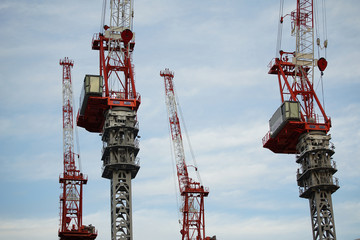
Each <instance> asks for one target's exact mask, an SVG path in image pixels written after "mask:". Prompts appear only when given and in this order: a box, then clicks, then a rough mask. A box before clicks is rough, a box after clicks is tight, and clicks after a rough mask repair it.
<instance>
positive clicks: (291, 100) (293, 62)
mask: <svg viewBox="0 0 360 240" xmlns="http://www.w3.org/2000/svg"><path fill="white" fill-rule="evenodd" d="M281 4H282V0H281ZM314 7H315V6H314V2H313V0H297V1H296V10H295V11H293V12H291V14H287V15H289V16H290V17H291V20H292V33H294V35H295V37H296V48H295V51H288V52H285V51H283V50H280V49H279V50H280V51H279V57H278V58H275V59H273V60H272V61H271V62H270V64H269V72H268V73H269V74H274V75H277V78H278V83H279V88H280V96H281V102H282V104H281V106H280V107H279V108H278V110H277V111H276V112H275V113H274V115H273V116H272V117H271V119H270V121H269V125H270V131H269V132H268V133H267V134H266V135H265V137H264V138H263V147H264V148H268V149H269V150H271V151H273V152H274V153H288V154H296V162H297V163H299V164H300V168H299V169H298V170H297V183H298V186H299V195H300V197H302V198H306V199H309V203H310V213H311V222H312V232H313V239H314V240H336V233H335V220H334V214H333V207H332V200H331V194H332V193H334V192H335V191H337V189H338V188H339V184H338V180H337V178H334V177H333V174H334V173H336V172H337V169H336V163H335V161H333V159H332V155H333V154H334V146H333V145H332V144H331V143H330V139H331V136H330V135H329V134H328V132H329V130H330V127H331V119H330V118H329V117H328V116H327V115H326V113H325V110H324V108H323V106H322V104H321V102H320V100H319V98H318V97H317V95H316V92H315V89H314V69H315V66H318V68H319V70H320V72H321V78H322V76H323V71H324V70H325V67H326V65H327V62H326V60H325V58H323V57H320V56H319V59H316V58H315V56H314V45H315V44H314V25H315V24H317V22H316V21H315V20H316V18H314V12H318V11H314ZM287 15H285V16H287ZM285 16H283V15H282V14H281V18H280V23H281V24H280V26H282V23H283V21H284V17H285ZM279 32H281V31H279ZM316 42H317V45H318V47H319V48H320V46H319V45H320V39H319V38H317V39H316ZM326 46H327V39H326V40H325V42H324V47H325V49H326ZM319 53H320V50H319Z"/></svg>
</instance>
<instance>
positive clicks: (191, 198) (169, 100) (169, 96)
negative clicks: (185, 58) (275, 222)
mask: <svg viewBox="0 0 360 240" xmlns="http://www.w3.org/2000/svg"><path fill="white" fill-rule="evenodd" d="M160 76H162V77H163V78H164V83H165V98H166V106H167V111H168V116H169V126H170V132H171V139H172V144H173V151H174V156H175V161H176V170H177V176H178V183H179V190H180V195H181V198H182V206H181V209H180V210H181V212H182V229H181V231H180V233H181V235H182V240H205V239H210V238H209V237H205V211H204V197H207V196H208V195H209V190H208V189H207V188H204V186H203V185H202V184H201V183H200V182H198V181H195V180H193V179H192V178H190V177H189V173H188V168H187V165H186V162H185V153H184V147H183V141H182V135H181V129H180V122H179V117H178V111H177V103H176V98H175V91H174V83H173V77H174V73H173V72H171V71H170V70H169V69H165V70H164V71H161V72H160ZM195 170H196V171H197V169H195ZM213 239H214V238H213Z"/></svg>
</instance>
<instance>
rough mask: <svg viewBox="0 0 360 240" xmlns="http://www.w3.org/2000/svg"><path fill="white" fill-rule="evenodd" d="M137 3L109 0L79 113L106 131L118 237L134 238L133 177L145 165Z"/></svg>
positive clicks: (92, 128)
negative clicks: (136, 61) (136, 58)
mask: <svg viewBox="0 0 360 240" xmlns="http://www.w3.org/2000/svg"><path fill="white" fill-rule="evenodd" d="M107 7H109V9H107ZM133 7H134V1H133V0H105V1H104V9H103V10H104V12H103V22H105V17H106V16H107V17H109V18H108V23H107V24H103V26H102V30H101V31H100V32H99V33H97V34H95V35H94V37H93V39H92V49H93V50H96V51H99V75H86V76H85V78H84V86H83V93H82V94H81V100H80V102H81V106H80V109H79V113H78V117H77V123H78V126H80V127H83V128H85V129H86V130H88V131H89V132H96V133H100V134H101V136H102V141H103V149H102V157H101V160H102V161H103V172H102V177H104V178H107V179H109V180H110V182H111V183H110V185H111V191H110V198H111V200H110V202H111V237H112V240H118V239H127V240H132V239H133V226H132V190H131V181H132V179H133V178H135V177H136V174H137V172H138V171H139V169H140V165H139V159H138V158H137V154H138V152H139V141H138V138H137V137H138V136H137V135H138V131H139V127H138V122H137V110H138V108H139V106H140V102H141V98H140V94H139V93H137V92H136V88H135V72H134V66H133V64H132V53H133V50H134V46H135V36H134V33H133V17H134V9H133Z"/></svg>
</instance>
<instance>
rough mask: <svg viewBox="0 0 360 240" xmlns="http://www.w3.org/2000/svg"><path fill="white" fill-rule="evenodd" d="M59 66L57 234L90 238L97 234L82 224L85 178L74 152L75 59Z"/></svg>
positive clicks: (62, 238)
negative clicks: (61, 156) (60, 161)
mask: <svg viewBox="0 0 360 240" xmlns="http://www.w3.org/2000/svg"><path fill="white" fill-rule="evenodd" d="M60 65H61V66H62V67H63V82H62V89H63V107H62V112H63V153H64V172H63V174H62V175H60V178H59V182H60V183H61V188H62V190H63V192H62V194H61V196H60V224H61V226H60V229H59V233H58V235H59V238H60V240H91V239H95V238H96V236H97V233H96V231H95V227H93V226H91V225H89V226H83V225H82V210H83V184H86V183H87V177H86V176H84V175H83V174H82V173H81V172H80V170H79V169H77V167H76V155H77V154H75V152H74V140H73V139H74V131H73V129H74V124H73V116H74V114H73V100H72V99H73V98H72V83H71V68H72V67H73V66H74V62H73V61H72V60H70V59H69V58H67V57H66V58H64V59H63V60H60ZM77 156H78V155H77Z"/></svg>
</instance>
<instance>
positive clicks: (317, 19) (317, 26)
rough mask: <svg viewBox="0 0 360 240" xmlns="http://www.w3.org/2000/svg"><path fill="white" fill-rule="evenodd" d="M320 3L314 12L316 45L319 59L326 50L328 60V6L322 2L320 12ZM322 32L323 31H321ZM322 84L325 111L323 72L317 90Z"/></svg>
mask: <svg viewBox="0 0 360 240" xmlns="http://www.w3.org/2000/svg"><path fill="white" fill-rule="evenodd" d="M318 5H319V4H318V1H315V7H314V8H315V11H314V18H315V32H316V44H317V54H318V58H320V57H321V50H323V49H324V54H325V58H327V44H328V40H327V37H328V36H327V19H326V5H325V0H321V8H320V9H321V10H320V12H319V10H318V9H319V7H318ZM320 21H321V22H322V26H321V27H322V29H320V23H319V22H320ZM321 30H322V31H321ZM321 32H322V35H323V36H322V37H323V38H324V39H325V40H324V46H323V47H322V46H321V42H320V35H321ZM320 83H321V95H322V102H323V107H324V110H325V96H324V82H323V73H322V72H321V74H320V78H319V81H318V84H317V86H316V89H317V88H318V87H319V84H320Z"/></svg>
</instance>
